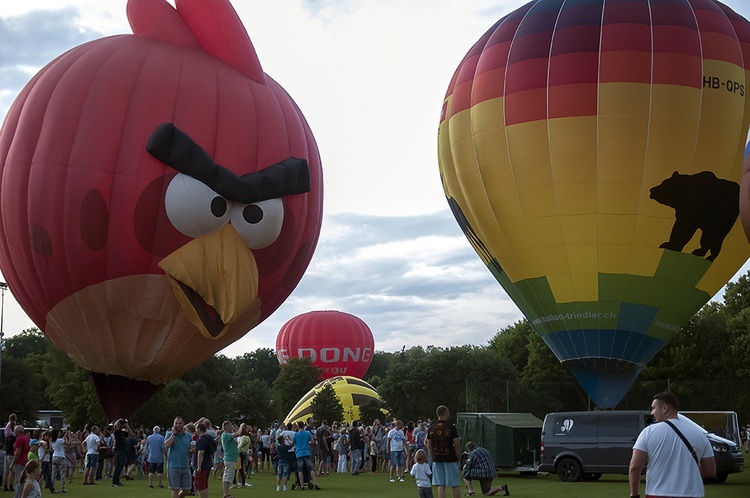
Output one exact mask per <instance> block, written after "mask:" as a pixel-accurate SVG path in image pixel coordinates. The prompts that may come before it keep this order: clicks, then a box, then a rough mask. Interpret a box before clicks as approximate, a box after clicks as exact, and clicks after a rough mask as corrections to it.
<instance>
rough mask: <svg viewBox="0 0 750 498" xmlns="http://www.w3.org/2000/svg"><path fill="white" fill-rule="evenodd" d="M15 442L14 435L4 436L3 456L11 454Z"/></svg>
mask: <svg viewBox="0 0 750 498" xmlns="http://www.w3.org/2000/svg"><path fill="white" fill-rule="evenodd" d="M15 442H16V435H15V433H14V434H11V435H10V436H8V437H6V438H5V456H13V450H14V447H13V445H14V444H15Z"/></svg>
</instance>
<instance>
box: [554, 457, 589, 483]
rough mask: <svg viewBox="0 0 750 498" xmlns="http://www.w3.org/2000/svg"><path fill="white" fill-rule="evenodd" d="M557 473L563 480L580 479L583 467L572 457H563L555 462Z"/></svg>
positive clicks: (573, 480) (572, 480)
mask: <svg viewBox="0 0 750 498" xmlns="http://www.w3.org/2000/svg"><path fill="white" fill-rule="evenodd" d="M557 475H558V477H560V480H561V481H563V482H575V481H580V480H581V477H582V476H583V469H581V464H580V463H578V460H576V459H574V458H563V459H562V460H560V463H558V464H557Z"/></svg>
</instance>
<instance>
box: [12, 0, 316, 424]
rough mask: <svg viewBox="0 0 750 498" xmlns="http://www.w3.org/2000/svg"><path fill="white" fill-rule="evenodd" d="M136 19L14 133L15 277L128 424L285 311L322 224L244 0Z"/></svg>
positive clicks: (292, 112) (44, 325)
mask: <svg viewBox="0 0 750 498" xmlns="http://www.w3.org/2000/svg"><path fill="white" fill-rule="evenodd" d="M128 18H129V20H130V24H131V27H132V29H133V33H134V35H122V36H112V37H108V38H103V39H100V40H95V41H93V42H90V43H87V44H84V45H81V46H79V47H76V48H74V49H72V50H70V51H69V52H67V53H65V54H63V55H61V56H60V57H58V58H57V59H56V60H54V61H53V62H51V63H50V64H49V65H47V66H46V67H45V68H44V69H42V70H41V71H40V72H39V74H37V75H36V76H35V77H34V78H33V79H32V80H31V82H30V83H29V84H28V85H27V86H26V87H25V88H24V90H23V91H22V92H21V94H20V95H19V96H18V98H17V99H16V101H15V102H14V104H13V106H12V107H11V109H10V112H9V114H8V116H7V118H6V120H5V123H4V125H3V128H2V131H1V132H0V179H1V182H2V183H0V267H1V268H2V272H3V275H4V276H5V277H6V280H7V282H8V284H9V285H10V287H11V289H12V291H13V294H14V296H16V297H17V299H18V301H19V302H20V303H21V305H22V306H23V308H24V310H25V311H26V312H27V313H28V314H29V316H30V317H31V318H32V319H33V320H34V322H35V323H36V324H38V325H39V327H40V328H41V329H42V330H43V331H44V333H45V334H46V335H47V336H48V337H50V339H52V341H53V342H54V343H55V344H56V345H57V346H58V347H59V348H60V349H62V350H63V351H64V352H65V353H67V355H68V356H69V357H70V358H71V359H73V360H74V361H75V362H76V363H77V364H79V365H81V366H82V367H84V368H85V369H87V370H88V371H89V372H91V377H92V380H93V382H94V385H95V387H96V388H97V391H98V393H99V396H100V399H101V401H102V404H103V406H104V408H105V411H106V412H107V415H108V416H110V417H112V418H114V417H115V416H125V415H127V414H129V413H130V412H132V411H133V410H134V409H136V408H137V407H138V406H140V404H142V403H143V402H144V401H145V400H146V399H148V397H149V396H151V395H152V394H153V393H154V392H155V391H156V390H158V388H159V387H160V386H162V385H164V384H165V383H167V382H169V381H170V380H172V379H175V378H177V377H179V376H180V375H182V374H184V373H185V372H187V371H189V370H191V369H192V368H194V367H195V366H197V365H198V364H200V363H201V362H203V361H204V360H205V359H206V358H208V357H210V356H211V355H212V354H213V353H215V352H216V351H218V350H220V349H222V348H224V347H225V346H227V345H228V344H230V343H232V342H234V341H235V340H237V339H238V338H240V337H241V336H243V335H244V334H245V333H246V332H247V331H248V330H250V329H252V328H253V327H255V326H256V325H257V324H258V323H260V322H261V321H262V320H264V319H265V318H266V317H268V316H269V315H270V314H271V313H272V312H273V311H274V310H275V309H276V308H277V307H278V306H279V305H280V304H281V303H282V302H283V301H284V300H285V299H286V297H287V296H288V295H289V294H290V293H291V292H292V290H293V289H294V287H295V286H296V284H297V282H298V281H299V279H300V278H301V277H302V274H303V273H304V271H305V269H306V268H307V265H308V263H309V262H310V259H311V257H312V253H313V250H314V247H315V244H316V242H317V238H318V235H319V232H320V221H321V216H322V173H321V169H320V159H319V155H318V150H317V146H316V144H315V140H314V138H313V136H312V133H311V131H310V129H309V127H308V125H307V122H306V121H305V119H304V117H303V115H302V113H301V112H300V110H299V109H298V108H297V106H296V105H295V103H294V102H293V101H292V99H291V98H290V97H289V95H288V94H287V93H286V92H285V91H284V90H283V89H282V88H281V86H279V85H278V84H277V83H276V82H275V81H273V80H272V79H271V78H270V77H269V76H268V75H266V74H265V73H264V72H263V70H262V68H261V66H260V63H259V61H258V58H257V56H256V54H255V50H254V48H253V46H252V44H251V42H250V39H249V38H248V36H247V33H246V32H245V29H244V27H243V26H242V23H241V22H240V20H239V17H238V16H237V14H236V13H235V11H234V9H233V8H232V6H231V4H230V3H229V2H228V1H226V0H177V1H176V7H172V6H171V5H170V4H169V3H167V2H166V1H165V0H130V1H129V2H128Z"/></svg>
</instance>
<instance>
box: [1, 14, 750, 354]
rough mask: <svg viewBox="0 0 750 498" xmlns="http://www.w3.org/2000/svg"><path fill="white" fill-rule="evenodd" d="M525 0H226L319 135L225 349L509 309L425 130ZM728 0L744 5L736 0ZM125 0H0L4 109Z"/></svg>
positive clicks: (418, 329) (483, 316)
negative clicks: (280, 297) (309, 332)
mask: <svg viewBox="0 0 750 498" xmlns="http://www.w3.org/2000/svg"><path fill="white" fill-rule="evenodd" d="M523 3H526V2H525V0H506V1H503V0H467V1H464V2H456V1H454V0H410V1H408V2H404V1H397V0H351V1H349V0H347V1H336V0H314V1H302V0H280V1H253V2H250V1H246V0H234V5H235V8H236V9H237V11H238V13H239V15H240V17H241V18H242V20H243V23H244V24H245V26H246V28H247V30H248V33H249V35H250V38H251V39H252V40H253V43H254V45H255V48H256V50H257V52H258V55H259V58H260V61H261V63H262V65H263V67H264V69H265V70H266V72H267V73H269V74H270V75H271V76H272V77H273V78H274V79H276V80H277V81H279V82H280V83H281V85H282V86H284V88H285V89H286V90H287V91H288V92H289V93H290V95H291V96H292V97H293V98H294V99H295V101H296V102H297V103H298V104H299V106H300V108H301V109H302V111H303V113H304V114H305V116H306V118H307V120H308V121H309V123H310V126H311V128H312V130H313V133H314V134H315V136H316V139H317V141H318V144H319V147H320V152H321V157H322V161H323V167H324V174H325V213H326V217H325V219H324V224H323V231H322V234H321V237H320V242H319V246H318V249H317V251H316V254H315V256H314V258H313V261H312V264H311V265H310V268H309V269H308V271H307V273H306V274H305V276H304V277H303V279H302V281H301V283H300V285H299V286H298V288H297V289H296V290H295V292H294V293H293V294H292V295H291V296H290V298H289V299H287V301H286V302H285V303H284V304H283V305H282V306H281V307H280V308H279V309H278V310H277V311H276V313H274V314H273V315H272V316H271V317H270V318H269V319H268V320H266V321H265V322H264V323H262V324H261V325H260V326H258V327H257V328H256V329H255V330H253V331H251V332H250V333H249V334H248V335H247V336H246V337H245V338H243V339H241V340H240V341H238V342H237V343H235V344H234V345H232V346H230V347H229V348H227V349H226V350H225V353H227V354H229V355H232V356H234V355H237V354H242V353H243V352H246V351H250V350H254V349H256V348H258V347H273V345H274V342H275V337H276V333H277V332H278V330H279V329H280V328H281V326H282V325H283V323H284V322H286V321H287V320H289V319H291V318H292V317H294V316H296V315H298V314H301V313H304V312H307V311H311V310H318V309H336V310H341V311H346V312H349V313H352V314H355V315H357V316H359V317H360V318H362V319H363V320H364V321H365V322H366V323H368V325H369V326H370V327H371V328H372V330H373V332H374V334H375V337H376V345H377V347H378V348H379V349H382V350H395V349H400V348H401V346H402V345H406V346H407V347H409V346H411V345H414V344H424V345H429V344H432V345H435V346H450V345H456V344H465V343H471V344H483V343H484V342H486V341H487V340H488V339H489V338H490V337H491V336H492V335H493V334H494V333H495V331H496V330H497V329H498V328H500V327H503V326H506V325H508V324H510V323H512V322H514V321H516V320H518V319H519V318H520V317H521V314H520V312H519V311H518V309H517V308H516V306H515V305H514V304H513V303H512V302H511V301H510V299H509V298H508V297H507V295H506V294H505V292H504V291H503V290H502V288H501V287H500V286H499V284H497V283H496V282H495V281H494V279H493V278H492V276H491V275H490V273H489V272H488V271H487V269H486V268H485V267H484V265H483V264H482V263H481V261H480V260H479V258H478V257H477V256H476V255H475V254H474V253H473V251H472V250H471V248H470V246H469V244H468V242H467V241H466V240H465V238H464V237H463V235H462V234H461V231H460V230H459V229H458V227H457V225H456V223H455V221H454V220H453V219H452V217H451V215H450V214H449V212H448V210H447V207H446V202H445V198H444V196H443V192H442V188H441V186H440V180H439V174H438V168H437V153H436V148H437V145H436V135H437V125H438V117H439V112H440V109H441V104H442V100H443V96H444V93H445V90H446V88H447V86H448V83H449V81H450V79H451V76H452V75H453V71H454V70H455V68H456V66H457V65H458V63H459V61H460V60H461V59H462V58H463V56H464V54H465V53H466V52H467V51H468V49H469V48H470V47H471V46H472V45H473V43H474V42H475V41H476V40H477V39H478V38H479V37H480V36H481V35H482V34H483V33H484V32H485V31H486V30H487V29H488V28H489V27H490V26H491V25H492V24H493V23H494V22H495V21H496V20H497V19H499V18H500V17H501V16H502V15H504V14H506V13H508V12H509V11H510V10H511V8H515V7H518V6H520V5H521V4H523ZM725 3H727V4H729V5H731V6H733V7H734V8H735V9H737V10H738V11H739V12H740V13H742V14H744V15H745V16H750V3H748V2H746V1H745V0H731V1H727V2H725ZM125 7H126V0H106V1H102V0H25V1H23V2H9V1H6V2H3V8H2V14H0V41H2V42H3V43H2V44H0V55H1V56H0V61H4V62H0V66H6V67H3V68H2V71H0V115H4V114H5V112H6V111H7V109H8V107H9V105H10V102H11V100H12V98H13V97H12V96H15V95H16V94H17V93H18V92H19V91H20V89H21V87H22V85H23V84H24V83H25V81H26V80H28V78H29V76H30V74H29V68H33V69H34V70H36V68H38V67H39V66H41V65H42V64H44V63H46V62H47V61H48V60H50V59H51V58H53V57H54V56H56V55H58V54H60V53H62V52H64V51H65V50H67V49H69V48H71V47H72V46H74V45H76V44H79V43H81V42H82V41H83V40H84V39H91V38H98V37H101V36H106V35H110V34H119V33H126V32H129V31H130V29H129V26H128V23H127V19H126V16H125ZM44 10H47V11H53V12H52V13H50V12H39V11H44ZM30 11H37V12H34V13H30ZM21 15H25V16H24V17H23V18H16V19H11V20H10V21H9V19H10V18H14V17H17V16H21ZM52 21H53V22H52ZM8 22H12V23H13V24H12V26H11V27H13V30H9V29H8V28H6V27H5V26H8V24H7V23H8ZM42 27H46V28H44V29H40V28H42ZM50 27H51V28H50ZM3 36H4V38H3ZM5 54H8V55H5ZM11 63H12V64H13V66H12V67H9V65H10V64H11ZM747 269H748V268H747V267H743V269H742V270H741V273H743V274H744V273H745V272H746V271H747ZM0 278H1V277H0ZM4 321H5V323H4V327H5V331H6V333H9V334H12V333H15V332H18V331H20V330H21V329H24V328H28V327H30V326H32V325H33V324H32V323H31V321H30V320H29V319H28V317H26V316H25V314H24V313H23V311H22V310H21V309H20V307H19V306H18V304H17V303H16V302H15V301H14V300H13V299H12V297H11V296H10V295H9V294H6V300H5V317H4Z"/></svg>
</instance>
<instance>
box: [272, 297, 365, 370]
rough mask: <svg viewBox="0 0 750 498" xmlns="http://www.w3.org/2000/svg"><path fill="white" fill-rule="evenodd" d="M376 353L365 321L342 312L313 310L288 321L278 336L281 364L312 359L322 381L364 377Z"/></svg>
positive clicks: (277, 347)
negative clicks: (338, 377)
mask: <svg viewBox="0 0 750 498" xmlns="http://www.w3.org/2000/svg"><path fill="white" fill-rule="evenodd" d="M374 352H375V339H374V338H373V336H372V331H371V330H370V328H369V327H368V326H367V324H366V323H365V322H363V321H362V320H361V319H359V318H357V317H356V316H354V315H350V314H349V313H343V312H341V311H311V312H309V313H304V314H302V315H298V316H296V317H294V318H292V319H291V320H289V321H288V322H286V323H285V324H284V325H283V326H282V327H281V330H279V334H278V335H277V336H276V357H277V358H278V360H279V363H280V364H282V365H283V364H284V363H286V362H287V361H288V360H289V358H297V359H299V358H310V362H311V363H312V364H313V365H315V366H316V367H318V368H319V369H320V371H321V378H323V379H328V378H331V377H334V376H337V375H348V376H352V377H360V378H361V377H364V375H365V373H367V369H368V368H369V366H370V363H371V362H372V355H373V353H374Z"/></svg>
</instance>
